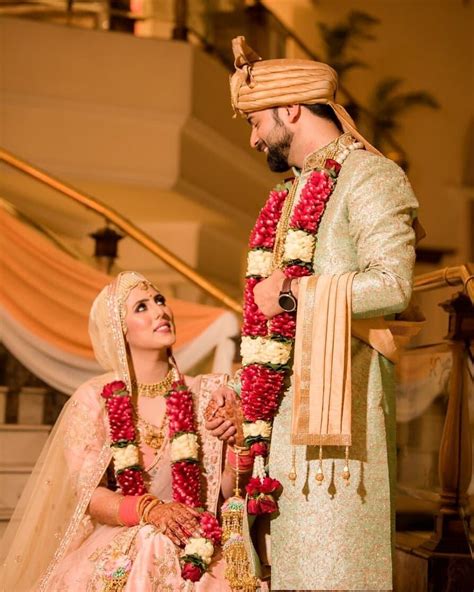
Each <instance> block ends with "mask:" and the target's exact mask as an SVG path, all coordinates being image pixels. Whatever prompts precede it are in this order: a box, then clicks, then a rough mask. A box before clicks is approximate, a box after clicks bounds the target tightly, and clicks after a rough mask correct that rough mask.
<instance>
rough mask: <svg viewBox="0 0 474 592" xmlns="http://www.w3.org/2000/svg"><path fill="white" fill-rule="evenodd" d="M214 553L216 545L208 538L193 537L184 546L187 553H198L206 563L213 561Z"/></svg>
mask: <svg viewBox="0 0 474 592" xmlns="http://www.w3.org/2000/svg"><path fill="white" fill-rule="evenodd" d="M213 553H214V546H213V544H212V543H211V541H209V540H208V539H205V538H192V539H189V542H188V544H187V545H186V547H185V548H184V554H185V555H197V556H198V557H200V558H201V559H202V560H203V561H204V563H205V564H206V565H209V563H211V559H212V554H213Z"/></svg>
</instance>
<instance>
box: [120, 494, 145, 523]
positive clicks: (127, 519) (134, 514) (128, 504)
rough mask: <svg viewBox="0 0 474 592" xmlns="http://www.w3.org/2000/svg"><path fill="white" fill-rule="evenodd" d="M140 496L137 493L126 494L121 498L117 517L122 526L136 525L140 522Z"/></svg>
mask: <svg viewBox="0 0 474 592" xmlns="http://www.w3.org/2000/svg"><path fill="white" fill-rule="evenodd" d="M140 501H141V500H140V498H139V497H138V496H136V495H125V496H123V498H122V499H121V500H120V505H119V508H118V514H117V519H118V522H119V524H120V525H121V526H136V525H137V524H139V523H140V516H139V514H138V506H139V504H140Z"/></svg>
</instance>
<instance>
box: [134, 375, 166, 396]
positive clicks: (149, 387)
mask: <svg viewBox="0 0 474 592" xmlns="http://www.w3.org/2000/svg"><path fill="white" fill-rule="evenodd" d="M173 380H174V372H173V368H170V370H169V372H168V374H167V375H166V376H165V377H164V378H163V380H160V382H152V383H147V384H141V383H138V384H137V391H138V396H139V397H149V398H151V399H153V398H154V397H162V396H163V395H166V393H167V392H168V391H169V390H170V389H171V385H172V384H173Z"/></svg>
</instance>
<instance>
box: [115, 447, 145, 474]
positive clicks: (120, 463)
mask: <svg viewBox="0 0 474 592" xmlns="http://www.w3.org/2000/svg"><path fill="white" fill-rule="evenodd" d="M113 455H114V466H115V470H116V471H121V470H123V469H126V468H127V467H133V466H135V465H138V464H140V459H139V456H138V448H137V447H136V446H135V444H128V445H127V446H125V447H124V448H120V447H118V446H115V447H114V451H113Z"/></svg>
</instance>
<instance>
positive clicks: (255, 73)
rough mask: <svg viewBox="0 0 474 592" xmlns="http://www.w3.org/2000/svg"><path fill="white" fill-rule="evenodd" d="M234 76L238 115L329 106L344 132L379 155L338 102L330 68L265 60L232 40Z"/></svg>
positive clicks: (334, 76) (306, 62)
mask: <svg viewBox="0 0 474 592" xmlns="http://www.w3.org/2000/svg"><path fill="white" fill-rule="evenodd" d="M232 50H233V52H234V58H235V61H234V65H235V73H234V74H233V75H232V76H231V79H230V94H231V101H232V107H233V109H234V112H235V113H239V114H240V115H242V116H243V117H246V116H247V114H248V113H251V112H252V111H262V110H263V109H271V108H273V107H282V106H284V105H294V104H300V105H314V104H316V103H322V104H326V105H330V106H331V107H332V109H333V110H334V113H335V114H336V117H337V118H338V119H339V121H340V122H341V125H342V128H343V129H344V131H345V132H350V133H351V134H352V135H353V136H354V137H355V138H357V139H358V140H360V141H361V142H363V144H364V145H365V147H366V149H367V150H370V151H371V152H375V154H380V152H379V151H378V150H377V149H376V148H374V147H373V146H372V145H371V144H370V143H369V142H368V141H367V140H366V139H365V138H364V137H363V136H362V135H361V133H360V132H359V131H358V129H357V128H356V126H355V123H354V121H353V120H352V118H351V116H350V115H349V113H347V111H346V110H345V109H344V107H343V106H342V105H339V104H338V103H336V102H335V96H336V90H337V74H336V72H335V71H334V70H333V69H332V68H331V66H328V65H327V64H323V63H321V62H314V61H312V60H296V59H294V60H293V59H283V60H262V58H261V57H260V56H259V55H257V54H256V53H255V51H254V50H253V49H252V48H251V47H249V46H248V45H247V44H246V42H245V37H242V36H240V37H236V38H235V39H233V40H232Z"/></svg>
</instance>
